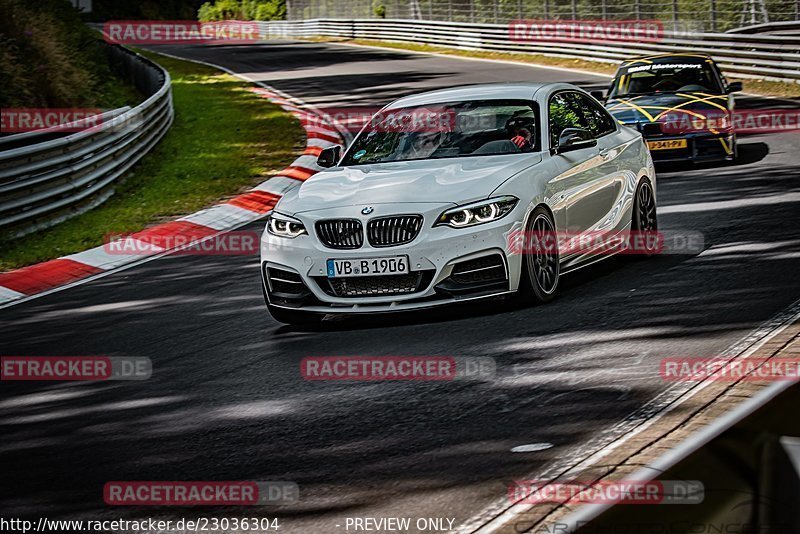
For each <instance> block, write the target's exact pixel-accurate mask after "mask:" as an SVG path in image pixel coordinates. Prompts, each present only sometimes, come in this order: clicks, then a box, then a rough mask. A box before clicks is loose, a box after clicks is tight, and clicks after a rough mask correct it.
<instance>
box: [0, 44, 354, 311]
mask: <svg viewBox="0 0 800 534" xmlns="http://www.w3.org/2000/svg"><path fill="white" fill-rule="evenodd" d="M178 59H182V58H178ZM215 66H216V65H215ZM222 70H226V71H227V69H222ZM228 72H229V73H230V71H228ZM231 74H235V73H231ZM240 77H241V76H240ZM259 85H261V87H254V88H253V89H252V90H253V92H255V93H256V94H258V95H259V96H261V97H263V98H266V99H267V100H269V101H270V102H273V103H274V104H277V105H278V106H280V107H281V108H283V109H284V110H286V111H288V112H290V113H292V114H293V115H295V116H296V117H297V118H298V119H299V120H300V122H301V124H302V125H303V128H304V129H305V131H306V148H305V150H304V151H303V154H302V155H301V156H300V157H298V158H297V159H296V160H295V161H294V162H292V164H291V165H290V166H289V167H287V168H285V169H284V170H282V171H281V172H279V173H278V174H277V175H275V176H273V177H271V178H269V179H268V180H266V181H264V182H263V183H261V184H259V185H257V186H256V187H254V188H253V189H251V190H250V191H247V192H245V193H242V194H241V195H238V196H236V197H233V198H231V199H229V200H226V201H225V202H223V203H221V204H217V205H215V206H212V207H210V208H208V209H204V210H201V211H198V212H197V213H193V214H191V215H187V216H185V217H181V218H180V219H177V220H175V221H170V222H167V223H164V224H159V225H157V226H152V227H150V228H146V229H144V230H142V231H141V232H136V233H135V234H132V235H130V236H128V237H126V238H125V240H126V246H125V247H123V250H135V251H143V252H142V253H138V252H137V253H136V254H120V253H119V252H110V251H109V250H108V249H107V247H106V246H99V247H95V248H92V249H89V250H85V251H83V252H78V253H77V254H70V255H69V256H64V257H61V258H56V259H54V260H50V261H46V262H43V263H38V264H36V265H31V266H28V267H23V268H21V269H17V270H14V271H9V272H4V273H0V306H4V305H7V304H10V303H12V302H14V301H19V300H22V299H26V298H28V297H32V296H35V295H38V294H41V293H45V292H49V291H51V290H53V289H56V288H59V287H63V286H67V285H70V284H73V283H75V282H79V281H81V280H85V279H87V278H90V277H93V276H97V275H100V274H102V273H105V272H108V271H111V270H113V269H117V268H119V267H122V266H125V265H130V264H133V263H136V262H140V261H142V260H143V259H146V257H149V256H158V255H161V254H163V253H165V252H169V251H170V250H175V248H172V249H170V248H169V247H170V246H172V244H174V243H181V247H180V248H185V247H186V246H188V245H190V244H192V243H198V242H200V241H202V240H204V239H207V238H210V237H213V236H215V235H219V234H221V233H224V232H226V231H229V230H233V229H235V228H237V227H240V226H242V225H244V224H247V223H250V222H253V221H256V220H258V219H262V218H264V217H265V216H266V215H268V214H269V213H270V212H271V211H272V208H273V207H274V206H275V203H277V202H278V200H279V199H280V198H281V196H282V195H283V194H285V193H286V192H287V191H288V190H290V189H292V188H294V187H297V186H298V185H300V183H302V182H303V181H304V180H306V179H308V178H309V177H310V176H312V175H314V174H316V173H317V172H318V171H319V170H320V167H319V166H317V163H316V161H317V156H318V155H319V153H320V151H321V150H322V149H323V148H326V147H329V146H333V145H337V144H338V145H342V144H344V143H345V139H344V137H343V135H342V134H341V133H340V130H338V129H337V126H336V125H334V124H330V123H329V122H326V118H325V117H324V116H323V115H321V114H320V113H319V112H318V111H317V110H316V109H314V108H313V107H310V106H306V105H305V104H303V103H302V102H300V101H299V100H297V99H294V98H292V97H289V96H288V95H285V94H283V93H280V92H279V91H277V90H275V89H272V88H267V87H266V86H264V85H263V84H259ZM128 240H130V241H128Z"/></svg>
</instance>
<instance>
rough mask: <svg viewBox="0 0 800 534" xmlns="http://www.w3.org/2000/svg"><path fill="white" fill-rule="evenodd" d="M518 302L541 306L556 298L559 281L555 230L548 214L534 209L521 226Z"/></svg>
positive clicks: (539, 208) (540, 208)
mask: <svg viewBox="0 0 800 534" xmlns="http://www.w3.org/2000/svg"><path fill="white" fill-rule="evenodd" d="M522 253H523V254H524V256H523V259H522V273H520V286H519V292H518V297H517V298H518V300H520V301H522V302H523V303H526V304H528V303H530V304H534V303H535V304H543V303H545V302H550V301H551V300H553V299H554V298H555V297H556V293H557V291H558V282H559V280H560V278H561V271H560V260H559V254H558V239H557V235H556V227H555V224H554V223H553V219H552V217H551V216H550V213H549V212H548V211H547V210H546V209H544V208H543V207H541V206H540V207H538V208H536V209H535V210H533V212H532V213H531V216H530V217H529V218H528V223H527V224H526V225H525V233H524V246H523V250H522Z"/></svg>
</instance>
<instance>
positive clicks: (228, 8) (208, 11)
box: [197, 0, 286, 22]
mask: <svg viewBox="0 0 800 534" xmlns="http://www.w3.org/2000/svg"><path fill="white" fill-rule="evenodd" d="M197 18H198V19H199V20H200V21H202V22H210V21H217V20H284V19H285V18H286V0H212V1H211V2H206V3H205V4H203V5H202V6H200V9H199V10H198V12H197Z"/></svg>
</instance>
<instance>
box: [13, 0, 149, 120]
mask: <svg viewBox="0 0 800 534" xmlns="http://www.w3.org/2000/svg"><path fill="white" fill-rule="evenodd" d="M0 79H2V83H0V106H2V107H55V108H58V107H120V106H122V105H125V104H131V103H136V102H137V101H138V100H139V99H140V97H139V96H138V95H137V94H136V92H135V91H134V90H133V89H132V88H130V87H128V86H126V85H124V84H123V83H122V82H121V81H120V80H119V79H117V78H115V77H114V76H113V75H112V74H111V70H110V69H109V66H108V60H107V58H106V56H105V54H104V53H103V51H102V48H101V47H100V46H99V44H98V42H97V37H95V35H94V33H93V32H92V30H90V29H89V28H88V27H87V26H86V25H84V23H83V22H82V21H81V19H80V17H79V15H78V13H77V11H75V9H74V8H73V7H72V6H71V4H70V3H69V2H68V1H67V0H38V1H36V2H30V1H28V0H3V1H2V2H0Z"/></svg>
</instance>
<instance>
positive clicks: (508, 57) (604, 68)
mask: <svg viewBox="0 0 800 534" xmlns="http://www.w3.org/2000/svg"><path fill="white" fill-rule="evenodd" d="M311 40H312V41H317V42H332V43H336V42H338V43H342V44H359V45H366V46H379V47H382V48H393V49H397V50H410V51H412V52H431V53H435V54H447V55H450V56H460V57H472V58H481V59H497V60H503V61H517V62H519V63H529V64H533V65H543V66H546V67H560V68H565V69H575V70H581V71H585V72H592V73H597V74H608V75H613V74H614V72H615V71H616V68H617V66H616V65H615V64H612V63H600V62H598V61H586V60H583V59H570V58H561V57H553V56H545V55H542V54H522V53H519V54H515V53H512V52H490V51H483V50H460V49H457V48H447V47H444V46H435V45H425V44H418V43H399V42H389V41H377V40H373V39H341V38H327V37H320V38H315V39H311ZM729 78H730V79H731V80H737V81H741V82H742V84H743V85H744V92H746V93H752V94H757V95H764V96H775V97H783V98H800V83H784V82H773V81H768V80H755V79H750V78H735V77H733V76H729Z"/></svg>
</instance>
